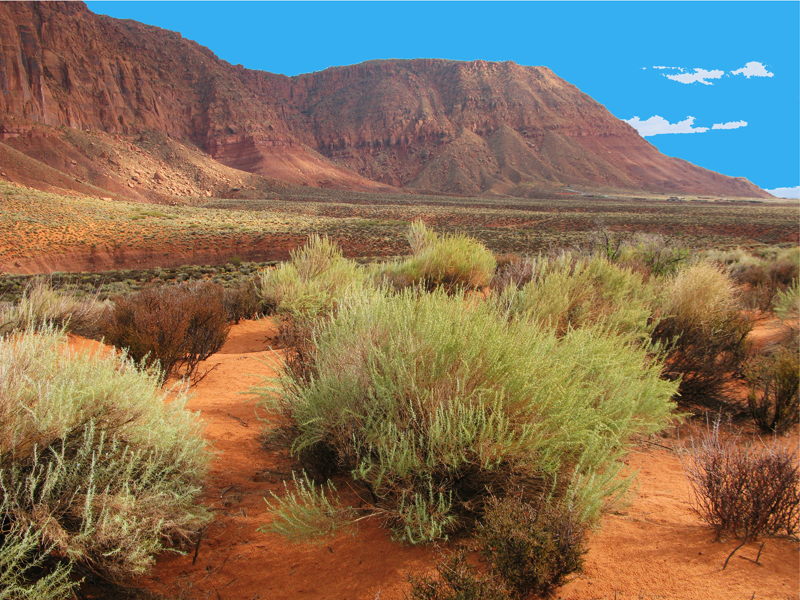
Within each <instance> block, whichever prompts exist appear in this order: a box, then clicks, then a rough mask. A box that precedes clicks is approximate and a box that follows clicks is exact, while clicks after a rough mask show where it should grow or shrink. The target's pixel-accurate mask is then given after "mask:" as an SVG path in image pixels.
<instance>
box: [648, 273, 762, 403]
mask: <svg viewBox="0 0 800 600" xmlns="http://www.w3.org/2000/svg"><path fill="white" fill-rule="evenodd" d="M665 288H666V289H665V294H664V296H663V300H662V306H661V311H660V314H661V317H660V320H659V321H658V323H657V325H656V327H655V328H654V330H653V338H654V339H655V340H657V341H659V342H661V343H664V344H665V345H669V360H668V361H667V363H666V365H667V366H666V368H665V371H664V373H665V375H666V376H667V377H668V378H670V379H673V380H678V379H680V382H681V386H680V394H681V396H682V397H683V398H685V399H687V400H689V399H691V400H693V401H699V402H700V403H707V402H708V401H709V400H712V401H715V400H718V399H720V398H721V397H723V396H724V393H725V391H724V389H725V383H726V382H727V380H728V378H729V377H730V375H731V374H732V373H736V372H738V371H739V370H741V367H742V364H743V361H744V359H745V356H746V349H747V345H746V338H747V334H748V333H749V332H750V330H751V329H752V320H751V318H750V317H749V316H747V315H746V314H745V313H743V311H742V310H741V306H740V304H739V300H738V293H737V289H736V286H735V284H734V282H733V281H732V279H731V278H730V276H729V275H728V274H727V273H725V272H724V271H723V270H722V269H721V268H720V267H718V266H715V265H712V264H710V263H702V262H701V263H697V264H694V265H692V266H690V267H687V268H685V269H683V270H682V271H680V272H679V273H678V274H677V275H676V276H675V277H673V278H672V279H671V280H669V281H667V282H666V284H665Z"/></svg>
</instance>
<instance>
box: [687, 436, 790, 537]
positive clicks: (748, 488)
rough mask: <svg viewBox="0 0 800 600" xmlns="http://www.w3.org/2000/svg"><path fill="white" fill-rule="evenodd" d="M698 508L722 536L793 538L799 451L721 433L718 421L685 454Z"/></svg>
mask: <svg viewBox="0 0 800 600" xmlns="http://www.w3.org/2000/svg"><path fill="white" fill-rule="evenodd" d="M683 465H684V470H685V471H686V474H687V475H688V477H689V481H690V483H691V485H692V491H693V492H694V497H695V510H696V511H697V512H698V514H699V515H700V517H701V518H702V519H703V520H704V521H705V522H706V523H708V524H709V525H711V526H712V527H713V528H714V529H715V531H716V532H717V537H718V538H724V537H727V536H744V537H746V538H747V539H755V538H757V537H758V536H760V535H762V534H785V535H792V534H794V533H796V532H797V527H798V519H800V488H798V482H799V481H800V477H799V473H798V467H797V455H796V451H789V450H788V449H787V448H786V447H782V446H778V445H777V444H773V445H772V446H768V445H766V444H764V443H763V442H762V441H761V440H758V441H755V442H754V443H752V444H745V443H742V442H741V441H740V440H738V439H737V438H736V437H733V436H731V437H727V438H726V437H723V436H721V435H720V428H719V422H717V423H716V424H715V425H714V426H713V427H712V428H711V430H710V431H708V432H707V433H706V434H704V435H703V436H702V437H701V439H700V440H692V446H691V448H689V449H688V450H687V452H686V454H685V455H684V458H683Z"/></svg>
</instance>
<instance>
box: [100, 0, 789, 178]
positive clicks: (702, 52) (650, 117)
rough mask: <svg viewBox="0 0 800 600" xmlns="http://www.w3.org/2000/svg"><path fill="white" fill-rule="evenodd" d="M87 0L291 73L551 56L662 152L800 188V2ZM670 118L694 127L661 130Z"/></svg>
mask: <svg viewBox="0 0 800 600" xmlns="http://www.w3.org/2000/svg"><path fill="white" fill-rule="evenodd" d="M87 4H88V6H89V8H90V9H91V10H92V11H94V12H96V13H100V14H107V15H110V16H112V17H117V18H130V19H135V20H137V21H141V22H143V23H148V24H151V25H156V26H158V27H163V28H165V29H171V30H173V31H179V32H181V34H182V35H183V36H184V37H187V38H189V39H193V40H195V41H197V42H199V43H200V44H202V45H204V46H207V47H209V48H210V49H211V50H212V51H214V52H215V53H216V54H217V56H219V57H220V58H222V59H224V60H227V61H228V62H230V63H233V64H242V65H244V66H245V67H247V68H250V69H261V70H265V71H270V72H273V73H284V74H286V75H297V74H299V73H307V72H311V71H319V70H322V69H325V68H327V67H330V66H338V65H348V64H355V63H359V62H363V61H365V60H370V59H376V58H419V57H424V58H448V59H455V60H476V59H483V60H494V61H502V60H513V61H515V62H517V63H519V64H522V65H544V66H547V67H550V68H551V69H552V70H553V71H555V73H556V74H557V75H559V76H560V77H562V78H564V79H566V80H567V81H569V82H570V83H572V84H574V85H575V86H577V87H578V88H579V89H581V90H582V91H583V92H585V93H587V94H589V95H590V96H592V97H593V98H594V99H595V100H597V101H598V102H600V103H601V104H603V105H605V106H606V108H608V109H609V110H610V111H611V112H612V113H613V114H614V115H615V116H617V117H619V118H620V119H625V120H633V119H634V118H635V117H638V121H632V124H635V126H636V127H637V128H639V127H641V131H642V132H644V133H645V134H647V133H654V132H655V133H654V134H653V135H647V137H646V139H647V140H648V141H649V142H650V143H652V144H653V145H655V146H656V147H657V148H658V149H659V150H661V151H662V152H664V153H665V154H668V155H670V156H677V157H680V158H683V159H686V160H688V161H690V162H692V163H695V164H697V165H700V166H702V167H706V168H708V169H712V170H714V171H718V172H720V173H723V174H725V175H731V176H737V177H747V178H748V179H749V180H750V181H752V182H753V183H755V184H756V185H758V186H760V187H762V188H765V189H775V188H794V187H796V186H800V2H87ZM655 67H669V68H664V69H657V68H655ZM698 69H699V70H700V71H698ZM654 117H660V119H654ZM645 122H646V123H645ZM715 126H716V127H715ZM703 129H707V130H705V131H703ZM671 130H678V131H681V130H682V131H693V132H691V133H658V132H661V131H664V132H666V131H671Z"/></svg>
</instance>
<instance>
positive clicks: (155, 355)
mask: <svg viewBox="0 0 800 600" xmlns="http://www.w3.org/2000/svg"><path fill="white" fill-rule="evenodd" d="M229 331H230V323H229V322H228V319H227V314H226V311H225V305H224V291H223V289H222V286H220V285H218V284H215V283H212V282H210V281H198V282H192V283H183V284H176V285H148V286H145V287H144V288H142V290H141V291H139V292H137V293H135V294H132V295H130V296H123V297H120V298H118V299H117V300H116V306H115V309H114V312H113V313H112V315H111V316H110V317H109V319H108V320H107V322H106V324H105V337H106V340H107V341H108V342H109V343H111V344H114V345H115V346H117V347H118V348H125V349H126V350H127V351H128V353H129V354H130V356H131V358H133V359H134V360H136V361H137V362H139V361H141V362H143V363H144V365H146V366H148V367H149V366H151V365H154V364H156V363H158V364H160V366H161V369H162V371H163V374H164V377H165V378H166V377H169V376H170V375H173V374H177V373H178V371H179V370H181V369H184V374H185V375H186V376H191V374H192V373H193V372H194V370H195V369H196V368H197V366H198V364H199V363H200V362H201V361H203V360H205V359H207V358H208V357H209V356H211V355H212V354H213V353H214V352H217V351H218V350H219V349H220V348H221V347H222V345H223V344H224V343H225V340H226V338H227V336H228V332H229Z"/></svg>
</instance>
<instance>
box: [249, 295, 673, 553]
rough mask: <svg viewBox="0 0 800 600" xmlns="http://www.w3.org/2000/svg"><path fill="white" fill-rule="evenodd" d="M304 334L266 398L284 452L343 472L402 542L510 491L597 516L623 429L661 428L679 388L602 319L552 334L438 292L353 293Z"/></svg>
mask: <svg viewBox="0 0 800 600" xmlns="http://www.w3.org/2000/svg"><path fill="white" fill-rule="evenodd" d="M315 341H316V344H317V352H316V354H315V357H314V362H313V365H312V366H311V373H310V376H309V377H308V378H305V379H303V378H298V377H297V376H295V375H293V373H291V372H289V373H287V374H286V375H285V377H284V379H283V382H282V383H283V386H282V390H281V393H280V395H279V396H278V398H277V399H276V398H275V396H274V394H273V392H272V391H269V390H264V391H263V392H262V393H263V399H264V401H265V403H267V404H269V405H270V406H271V407H272V409H273V410H277V411H281V412H282V413H283V414H284V416H286V417H287V418H288V420H289V421H290V422H291V423H292V427H293V428H294V429H295V431H296V432H297V438H296V440H295V441H294V444H293V451H294V452H295V453H297V454H300V455H303V456H305V458H306V460H309V459H313V458H316V460H318V461H323V462H324V461H327V464H326V465H323V467H328V468H329V469H340V470H342V471H344V472H347V473H350V475H351V476H352V477H353V479H354V480H356V481H357V482H359V483H360V484H361V485H363V486H364V487H365V488H366V490H367V492H366V493H365V495H364V497H371V498H373V499H374V506H373V507H372V510H373V511H374V512H375V513H376V514H379V515H381V516H382V517H383V518H384V519H385V520H386V521H387V522H388V524H389V525H391V526H393V527H394V528H395V530H396V532H397V534H398V535H399V536H400V537H402V538H404V539H406V540H408V541H410V542H424V541H430V540H433V539H436V538H442V537H445V536H446V535H447V534H448V533H449V532H452V531H455V530H458V529H461V528H462V527H464V526H465V525H468V524H469V523H470V522H472V521H473V520H474V518H475V517H476V516H480V514H481V513H482V512H483V505H484V502H485V501H486V498H487V497H488V495H489V494H495V495H497V496H499V497H503V496H504V495H505V494H506V493H507V492H508V491H509V490H512V489H523V490H525V494H527V495H528V496H530V497H535V498H537V499H539V498H541V497H542V496H545V497H547V498H550V499H551V500H552V501H553V502H556V503H560V502H563V503H567V504H569V505H570V506H571V507H572V509H573V511H574V513H575V514H576V515H577V516H578V518H579V519H580V521H581V522H587V521H592V520H593V519H596V518H597V516H598V515H599V514H600V512H601V510H602V509H603V508H604V507H606V506H607V504H608V503H609V502H610V501H611V499H612V498H613V497H615V494H617V493H618V492H620V491H621V489H622V488H623V487H624V480H622V479H620V478H619V477H618V475H619V471H620V468H621V466H622V463H621V462H620V457H621V456H622V454H623V453H624V452H625V449H626V446H627V444H628V442H629V440H630V438H631V436H632V435H634V434H639V433H648V432H653V431H656V430H658V429H659V428H660V427H662V426H663V425H664V424H665V423H666V421H667V420H668V419H669V417H670V414H671V410H672V405H671V402H670V398H671V396H672V394H673V393H674V391H675V389H676V387H677V385H676V384H674V383H670V382H667V381H663V380H661V379H660V377H659V375H660V371H661V366H662V365H661V364H660V363H659V362H658V361H657V360H654V359H652V357H650V356H648V354H647V353H646V351H645V350H644V349H642V348H641V347H639V346H637V345H635V344H630V343H627V342H626V340H624V339H623V338H621V337H620V336H617V335H615V334H613V333H611V332H608V331H607V329H606V328H604V327H593V326H591V325H586V326H584V327H582V328H580V329H574V330H569V331H567V332H566V333H565V335H563V336H561V337H559V336H557V335H555V333H554V332H553V331H552V330H551V329H548V328H542V327H537V326H533V325H531V324H530V323H529V322H527V321H525V320H513V319H512V320H509V319H508V318H507V316H506V314H504V313H503V312H502V311H499V310H497V308H496V307H495V306H494V305H493V304H491V303H488V302H483V301H479V300H478V299H476V298H474V297H473V298H465V297H464V295H462V294H454V295H452V296H448V295H447V294H446V293H445V292H444V291H442V290H437V291H434V292H432V293H430V294H419V293H417V292H415V291H406V292H403V293H399V294H395V295H385V294H381V293H379V292H373V293H364V294H362V295H361V296H359V297H351V298H350V299H349V300H348V301H347V305H346V307H344V308H343V309H342V310H340V311H339V313H338V314H337V315H336V316H335V317H334V318H333V319H332V320H331V322H330V323H329V325H328V326H327V327H326V328H325V329H324V330H322V331H321V332H319V333H318V335H317V336H316V338H315ZM284 508H286V507H284Z"/></svg>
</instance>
